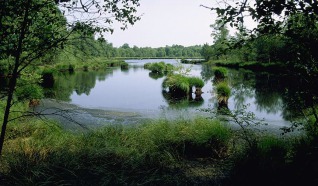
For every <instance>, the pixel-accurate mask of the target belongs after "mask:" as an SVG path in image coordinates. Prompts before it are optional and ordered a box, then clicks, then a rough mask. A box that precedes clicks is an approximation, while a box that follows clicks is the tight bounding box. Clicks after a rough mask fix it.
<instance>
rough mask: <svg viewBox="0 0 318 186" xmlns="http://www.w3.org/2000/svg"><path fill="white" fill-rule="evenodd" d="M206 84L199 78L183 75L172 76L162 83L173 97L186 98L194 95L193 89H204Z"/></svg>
mask: <svg viewBox="0 0 318 186" xmlns="http://www.w3.org/2000/svg"><path fill="white" fill-rule="evenodd" d="M203 86H204V82H203V80H202V79H201V78H198V77H188V76H184V75H181V74H170V75H169V76H167V78H166V79H164V81H163V83H162V87H163V88H169V93H170V94H171V96H172V97H176V98H178V97H185V96H188V95H189V94H191V93H192V88H193V87H196V88H202V87H203Z"/></svg>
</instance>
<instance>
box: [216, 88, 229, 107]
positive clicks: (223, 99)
mask: <svg viewBox="0 0 318 186" xmlns="http://www.w3.org/2000/svg"><path fill="white" fill-rule="evenodd" d="M216 93H217V98H218V103H219V105H220V106H227V103H228V99H229V97H230V95H231V88H230V87H229V85H228V84H227V83H226V82H221V83H218V84H217V85H216Z"/></svg>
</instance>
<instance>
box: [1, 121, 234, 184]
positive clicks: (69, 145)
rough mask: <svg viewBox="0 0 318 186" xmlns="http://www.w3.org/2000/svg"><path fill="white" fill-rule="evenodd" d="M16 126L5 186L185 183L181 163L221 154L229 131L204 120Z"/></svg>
mask: <svg viewBox="0 0 318 186" xmlns="http://www.w3.org/2000/svg"><path fill="white" fill-rule="evenodd" d="M29 122H30V123H32V124H28V125H23V126H20V125H14V126H11V127H10V129H9V133H10V135H8V137H7V143H6V146H5V149H4V152H5V154H4V156H3V159H2V165H6V166H4V167H3V170H4V171H2V174H4V177H5V181H6V183H7V185H41V184H45V185H64V184H71V185H87V184H88V185H106V184H107V185H109V184H116V185H127V184H129V185H131V184H132V185H137V184H162V183H165V184H175V183H180V182H182V183H185V182H186V180H183V179H180V176H181V177H182V176H184V175H182V174H180V173H179V172H180V171H178V167H179V166H180V161H182V160H183V159H188V158H204V157H210V158H222V157H225V156H227V154H228V152H229V148H228V145H229V140H230V139H231V130H230V129H229V128H228V127H226V126H224V125H223V124H221V123H219V122H218V121H212V120H208V119H203V118H197V119H195V120H193V121H185V120H177V121H167V120H157V121H152V122H150V123H148V124H142V125H137V126H130V127H127V126H126V127H125V126H108V127H105V128H103V129H100V130H97V131H90V132H87V133H83V134H74V133H70V132H66V131H63V130H62V129H61V128H59V127H58V126H57V125H45V124H43V123H42V121H39V120H36V121H29Z"/></svg>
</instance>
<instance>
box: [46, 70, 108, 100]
mask: <svg viewBox="0 0 318 186" xmlns="http://www.w3.org/2000/svg"><path fill="white" fill-rule="evenodd" d="M111 74H112V71H111V70H103V71H93V72H92V71H88V72H86V71H83V72H82V71H79V72H75V73H58V74H55V76H54V79H55V82H54V85H53V87H52V88H44V94H45V97H47V98H54V99H57V100H61V101H71V98H70V97H71V95H72V93H73V92H74V91H75V92H76V94H77V95H82V94H85V95H89V94H90V92H91V90H92V89H93V88H94V87H95V84H96V81H105V80H106V78H107V77H108V76H109V75H111Z"/></svg>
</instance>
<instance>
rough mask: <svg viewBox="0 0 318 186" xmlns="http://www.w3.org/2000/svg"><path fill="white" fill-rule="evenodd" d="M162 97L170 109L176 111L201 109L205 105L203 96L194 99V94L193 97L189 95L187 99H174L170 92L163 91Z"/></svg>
mask: <svg viewBox="0 0 318 186" xmlns="http://www.w3.org/2000/svg"><path fill="white" fill-rule="evenodd" d="M162 95H163V97H164V98H165V100H166V101H167V103H168V104H169V107H171V108H176V109H182V108H189V107H200V106H202V105H203V103H204V100H203V98H202V97H201V96H200V97H194V98H193V97H192V94H191V96H190V95H189V96H185V97H174V96H172V95H171V94H170V93H169V92H168V91H166V90H163V91H162Z"/></svg>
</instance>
